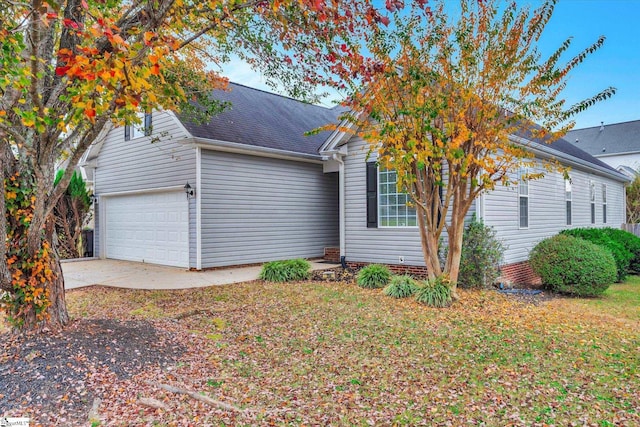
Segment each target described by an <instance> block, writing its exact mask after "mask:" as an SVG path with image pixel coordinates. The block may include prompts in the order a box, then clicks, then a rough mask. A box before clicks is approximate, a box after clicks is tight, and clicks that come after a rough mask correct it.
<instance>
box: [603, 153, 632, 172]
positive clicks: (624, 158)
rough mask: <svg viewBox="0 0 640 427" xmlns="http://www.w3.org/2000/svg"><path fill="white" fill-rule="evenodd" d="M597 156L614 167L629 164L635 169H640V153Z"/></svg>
mask: <svg viewBox="0 0 640 427" xmlns="http://www.w3.org/2000/svg"><path fill="white" fill-rule="evenodd" d="M596 157H597V158H598V160H600V161H602V162H604V163H606V164H608V165H609V166H611V167H612V168H614V169H617V168H618V166H628V167H630V168H631V169H633V170H639V169H640V153H631V154H612V155H598V156H596Z"/></svg>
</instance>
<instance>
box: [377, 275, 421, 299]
mask: <svg viewBox="0 0 640 427" xmlns="http://www.w3.org/2000/svg"><path fill="white" fill-rule="evenodd" d="M417 290H418V283H417V282H416V281H415V280H414V279H413V277H411V276H409V275H408V274H406V275H403V276H393V277H392V278H391V283H389V284H388V285H387V286H386V287H385V288H384V290H383V291H382V292H383V293H384V294H385V295H388V296H390V297H393V298H407V297H410V296H412V295H413V294H415V293H416V291H417Z"/></svg>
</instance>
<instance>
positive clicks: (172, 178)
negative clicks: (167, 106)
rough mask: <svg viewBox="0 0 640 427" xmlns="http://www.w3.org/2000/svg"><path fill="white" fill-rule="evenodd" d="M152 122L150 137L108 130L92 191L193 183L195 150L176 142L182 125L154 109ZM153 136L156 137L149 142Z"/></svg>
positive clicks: (98, 233)
mask: <svg viewBox="0 0 640 427" xmlns="http://www.w3.org/2000/svg"><path fill="white" fill-rule="evenodd" d="M152 126H153V134H152V135H151V137H143V138H136V139H133V140H130V141H125V140H124V127H119V128H115V129H112V130H111V131H110V132H109V134H108V135H107V137H106V140H105V142H104V145H103V146H102V149H101V151H100V154H99V156H98V160H97V168H96V172H95V194H96V195H98V196H99V197H103V196H105V195H107V194H110V193H120V192H130V191H136V192H140V193H145V192H146V191H145V190H150V189H156V188H165V187H177V186H184V185H185V184H186V183H187V181H188V182H189V183H190V184H191V186H192V187H195V184H196V152H195V148H193V147H191V146H189V145H187V144H183V143H181V142H180V141H181V140H184V138H186V137H187V136H188V135H187V134H186V133H185V131H184V128H183V127H182V126H181V125H180V124H179V122H178V121H177V119H176V118H175V117H174V116H173V114H171V113H168V112H154V113H153V117H152ZM155 137H158V138H159V140H158V141H155V142H152V138H155ZM185 202H186V196H185ZM97 212H98V214H97V215H96V216H99V215H100V213H104V212H100V208H99V207H98V209H97ZM98 219H99V218H96V229H95V234H94V236H95V240H94V248H95V249H94V250H95V251H96V256H100V255H101V254H100V248H101V245H100V243H101V242H100V241H101V239H102V233H103V230H101V229H100V226H101V225H100V224H101V221H99V220H98ZM102 223H104V221H102ZM192 239H195V234H193V235H192V236H190V240H192ZM189 244H190V248H191V249H190V250H195V242H191V241H190V242H189ZM190 258H192V259H195V258H194V257H191V256H190ZM193 266H194V265H192V267H193Z"/></svg>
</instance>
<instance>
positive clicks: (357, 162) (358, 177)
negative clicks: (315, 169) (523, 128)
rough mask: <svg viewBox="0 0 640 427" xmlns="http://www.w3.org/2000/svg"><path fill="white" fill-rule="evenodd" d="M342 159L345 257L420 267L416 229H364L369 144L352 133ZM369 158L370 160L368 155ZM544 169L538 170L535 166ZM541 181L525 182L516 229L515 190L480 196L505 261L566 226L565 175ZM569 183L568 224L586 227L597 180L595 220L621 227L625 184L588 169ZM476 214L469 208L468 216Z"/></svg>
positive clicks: (500, 189)
mask: <svg viewBox="0 0 640 427" xmlns="http://www.w3.org/2000/svg"><path fill="white" fill-rule="evenodd" d="M348 149H349V150H348V154H347V156H346V157H345V196H346V197H345V199H346V205H345V212H346V223H345V225H346V227H345V234H346V239H345V240H346V242H345V243H346V248H345V249H346V258H347V261H351V262H371V263H384V264H398V263H399V262H398V260H399V257H400V256H403V257H404V258H405V264H407V265H419V266H424V259H423V256H422V245H421V242H420V236H419V232H418V228H417V227H405V228H401V227H397V228H382V227H378V228H367V226H366V225H367V224H366V204H367V200H366V168H365V162H366V161H367V160H366V155H367V145H366V143H364V142H363V141H362V140H360V139H358V138H356V137H354V138H352V139H351V141H349V144H348ZM370 160H371V159H370ZM538 170H540V171H542V169H538ZM534 171H535V170H531V171H530V172H534ZM546 175H547V176H546V177H545V178H543V179H541V180H536V181H530V182H529V227H528V228H526V229H521V228H520V227H519V216H518V214H519V211H518V188H517V186H510V187H504V186H502V185H499V186H498V187H497V188H496V189H495V190H494V191H492V192H491V193H489V194H486V195H484V196H483V197H484V199H483V205H484V207H483V212H484V221H485V223H486V224H487V225H490V226H492V227H494V228H495V230H496V232H497V234H498V237H499V238H500V239H501V240H503V242H504V243H505V246H506V247H507V250H506V251H505V257H504V260H503V264H511V263H514V262H520V261H525V260H527V259H528V256H529V251H530V250H531V249H532V248H533V246H535V244H536V243H537V242H539V241H540V240H542V239H544V238H545V237H549V236H552V235H554V234H556V233H558V232H559V231H561V230H563V229H565V228H568V226H567V225H566V223H565V221H566V208H565V187H564V179H563V177H562V175H561V174H559V173H549V172H546ZM570 176H571V178H572V181H573V186H572V193H573V194H572V196H573V201H572V210H573V216H572V225H571V226H570V227H574V228H575V227H590V226H592V224H591V222H590V219H591V217H590V202H589V180H590V179H593V180H594V181H595V183H596V224H595V225H593V226H597V227H602V226H607V227H614V228H619V227H620V226H621V224H622V223H623V222H624V212H625V209H624V186H623V184H622V183H620V182H618V181H615V180H612V179H610V178H605V177H602V176H598V175H595V174H590V173H588V172H586V171H582V170H577V169H573V170H572V171H571V172H570ZM602 183H605V184H607V202H608V203H607V223H606V224H603V223H602V191H601V184H602ZM475 212H476V207H475V206H473V207H472V208H471V209H470V210H469V214H468V215H467V218H469V217H470V216H471V215H472V214H473V213H475Z"/></svg>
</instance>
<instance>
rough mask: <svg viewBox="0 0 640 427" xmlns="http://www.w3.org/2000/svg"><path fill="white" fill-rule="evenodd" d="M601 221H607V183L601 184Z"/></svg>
mask: <svg viewBox="0 0 640 427" xmlns="http://www.w3.org/2000/svg"><path fill="white" fill-rule="evenodd" d="M602 223H603V224H606V223H607V184H602Z"/></svg>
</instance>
